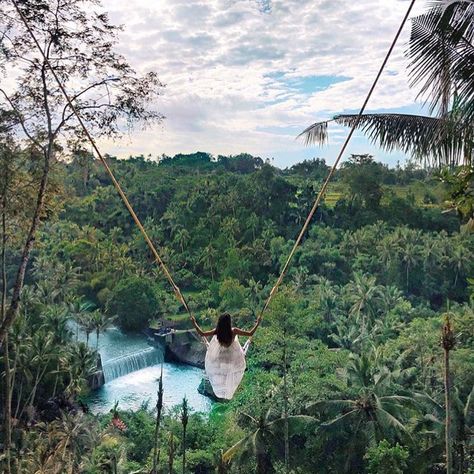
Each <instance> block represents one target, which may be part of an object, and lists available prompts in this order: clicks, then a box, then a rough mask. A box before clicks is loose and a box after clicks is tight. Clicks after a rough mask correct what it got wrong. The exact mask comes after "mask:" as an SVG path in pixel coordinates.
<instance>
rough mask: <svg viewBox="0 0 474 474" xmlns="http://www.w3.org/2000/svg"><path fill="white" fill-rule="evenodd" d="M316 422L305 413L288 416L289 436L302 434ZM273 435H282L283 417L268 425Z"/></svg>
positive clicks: (283, 427)
mask: <svg viewBox="0 0 474 474" xmlns="http://www.w3.org/2000/svg"><path fill="white" fill-rule="evenodd" d="M315 423H316V419H315V418H314V417H312V416H307V415H293V416H289V417H288V432H289V435H290V436H293V435H295V434H302V433H303V432H304V431H305V430H307V429H308V428H309V427H310V426H311V425H313V424H315ZM268 427H269V429H270V430H271V432H272V433H273V434H275V435H280V436H284V429H285V418H279V419H278V420H275V421H272V422H271V423H269V425H268Z"/></svg>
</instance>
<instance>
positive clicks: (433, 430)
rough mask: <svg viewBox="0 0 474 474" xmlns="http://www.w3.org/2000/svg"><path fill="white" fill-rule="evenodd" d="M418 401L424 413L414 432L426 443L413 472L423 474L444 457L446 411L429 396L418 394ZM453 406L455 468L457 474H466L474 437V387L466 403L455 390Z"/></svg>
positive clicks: (414, 461) (443, 406)
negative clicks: (467, 457) (468, 454)
mask: <svg viewBox="0 0 474 474" xmlns="http://www.w3.org/2000/svg"><path fill="white" fill-rule="evenodd" d="M415 397H416V398H417V399H418V400H419V402H420V404H421V405H422V406H423V408H424V410H423V411H424V412H425V414H424V415H423V417H422V418H421V419H420V420H419V421H418V422H417V424H416V425H415V428H414V429H415V432H416V433H418V434H419V435H420V436H421V437H422V438H423V439H425V440H426V443H425V444H424V446H425V447H424V449H423V451H422V452H421V453H420V454H419V455H418V456H416V457H415V458H414V460H413V469H416V471H420V472H421V471H423V470H426V469H427V468H428V467H429V466H427V465H426V464H432V463H433V461H435V460H436V459H438V458H440V457H441V456H442V455H443V454H444V453H445V449H446V409H445V404H444V403H442V402H441V403H440V402H439V401H438V400H436V399H435V398H433V397H431V396H430V395H428V394H427V393H416V394H415ZM451 402H452V403H451V421H452V430H451V432H452V434H453V446H452V448H453V449H452V452H453V456H452V461H453V468H454V470H455V472H465V471H466V470H467V465H466V464H467V463H468V460H467V459H466V453H467V450H468V447H469V445H470V444H471V443H472V439H473V437H474V410H473V405H474V386H473V387H472V389H471V391H470V393H469V394H468V395H467V396H466V398H465V399H464V400H463V399H462V397H461V395H460V393H459V391H458V390H457V389H454V390H453V393H452V400H451Z"/></svg>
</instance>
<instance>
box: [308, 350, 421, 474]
mask: <svg viewBox="0 0 474 474" xmlns="http://www.w3.org/2000/svg"><path fill="white" fill-rule="evenodd" d="M397 377H401V372H390V371H389V370H388V369H387V367H384V366H383V365H381V364H380V362H379V354H378V352H377V351H376V350H373V351H372V352H370V353H364V354H362V355H360V356H356V355H352V357H351V360H350V362H349V365H348V368H347V372H346V379H347V383H348V387H349V391H350V393H351V394H352V395H353V397H352V398H349V397H347V398H340V399H332V400H321V401H318V402H315V403H313V404H311V405H309V407H308V410H309V411H310V412H315V413H317V414H318V415H319V416H320V417H321V418H322V419H323V420H324V419H326V420H327V421H324V422H323V423H321V425H320V429H319V430H320V433H321V435H324V434H325V433H332V434H334V433H346V434H347V435H348V436H349V446H348V448H347V453H348V456H347V466H346V470H347V469H350V468H349V466H350V465H351V462H352V455H351V453H353V451H354V447H356V446H360V443H365V444H367V443H373V442H378V441H380V440H381V439H384V438H387V439H394V438H395V439H403V438H406V437H408V436H409V434H408V430H407V426H406V420H408V419H409V415H410V411H409V409H413V408H415V407H416V404H415V400H414V398H413V397H412V396H409V395H407V394H406V393H405V392H404V391H402V390H401V389H400V388H399V387H398V386H397V385H398V384H397V383H396V382H397V380H396V379H397Z"/></svg>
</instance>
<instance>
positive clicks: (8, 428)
mask: <svg viewBox="0 0 474 474" xmlns="http://www.w3.org/2000/svg"><path fill="white" fill-rule="evenodd" d="M7 179H8V178H7V177H5V186H4V189H3V193H2V194H3V195H2V270H1V271H2V302H1V318H0V319H1V321H2V322H3V321H4V320H5V315H6V307H7V268H6V247H7V224H6V208H7V196H6V195H7ZM3 364H4V366H5V407H4V438H5V439H4V442H3V445H4V446H3V447H4V452H5V469H6V470H5V472H6V474H10V473H11V459H10V455H11V442H12V400H11V397H12V390H11V380H12V379H11V370H10V354H9V351H8V334H6V335H5V344H4V348H3Z"/></svg>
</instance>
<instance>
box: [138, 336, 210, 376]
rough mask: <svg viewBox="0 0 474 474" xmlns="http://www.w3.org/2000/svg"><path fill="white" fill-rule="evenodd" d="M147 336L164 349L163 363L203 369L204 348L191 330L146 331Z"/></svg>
mask: <svg viewBox="0 0 474 474" xmlns="http://www.w3.org/2000/svg"><path fill="white" fill-rule="evenodd" d="M147 336H148V337H151V338H153V340H154V341H155V342H157V343H159V344H160V345H161V346H162V347H164V349H165V361H167V362H180V363H182V364H188V365H192V366H194V367H199V368H200V369H203V368H204V358H205V356H206V347H205V346H204V344H203V343H202V342H201V340H200V339H199V337H196V333H195V332H194V331H193V330H169V331H168V332H164V331H162V330H156V329H151V328H150V329H148V330H147Z"/></svg>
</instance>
